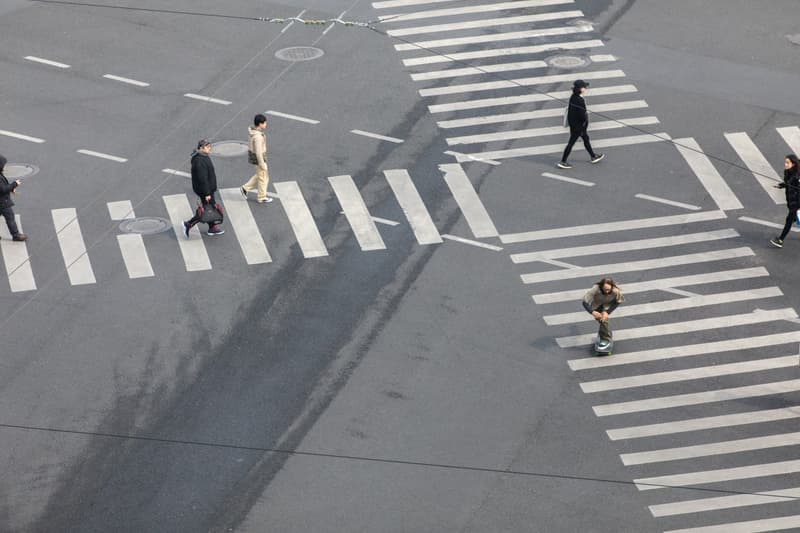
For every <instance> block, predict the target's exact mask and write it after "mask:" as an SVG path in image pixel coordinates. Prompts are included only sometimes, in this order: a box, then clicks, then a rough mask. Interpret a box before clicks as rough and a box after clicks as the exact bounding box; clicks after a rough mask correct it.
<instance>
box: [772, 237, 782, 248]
mask: <svg viewBox="0 0 800 533" xmlns="http://www.w3.org/2000/svg"><path fill="white" fill-rule="evenodd" d="M769 243H770V244H771V245H772V246H774V247H775V248H783V239H780V238H778V237H775V238H774V239H770V240H769Z"/></svg>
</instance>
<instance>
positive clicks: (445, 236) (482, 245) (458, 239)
mask: <svg viewBox="0 0 800 533" xmlns="http://www.w3.org/2000/svg"><path fill="white" fill-rule="evenodd" d="M442 238H443V239H447V240H448V241H456V242H460V243H464V244H471V245H472V246H478V247H480V248H486V249H487V250H492V251H493V252H499V251H501V250H502V248H501V247H500V246H494V245H493V244H486V243H485V242H480V241H473V240H471V239H465V238H463V237H456V236H455V235H450V234H449V233H443V234H442Z"/></svg>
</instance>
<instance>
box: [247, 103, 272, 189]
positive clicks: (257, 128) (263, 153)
mask: <svg viewBox="0 0 800 533" xmlns="http://www.w3.org/2000/svg"><path fill="white" fill-rule="evenodd" d="M265 129H267V117H265V116H264V115H262V114H261V113H259V114H258V115H256V116H255V118H254V119H253V125H252V126H250V127H248V128H247V131H248V133H249V134H250V137H249V139H248V141H247V151H248V153H247V157H248V159H249V160H250V163H251V164H252V165H254V166H255V167H256V173H255V174H253V177H252V178H250V179H249V180H248V181H247V183H245V184H244V185H242V187H241V188H240V189H239V190H240V191H241V193H242V196H244V198H245V200H246V199H247V193H248V192H250V191H252V190H253V189H256V188H258V193H257V196H256V198H257V200H258V203H260V204H268V203H269V202H271V201H272V198H270V197H269V196H267V185H269V170H268V169H267V137H266V135H264V130H265Z"/></svg>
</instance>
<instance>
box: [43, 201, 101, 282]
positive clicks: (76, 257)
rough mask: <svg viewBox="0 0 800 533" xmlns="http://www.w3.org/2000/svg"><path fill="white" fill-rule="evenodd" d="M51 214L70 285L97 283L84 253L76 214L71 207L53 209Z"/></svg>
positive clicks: (87, 257)
mask: <svg viewBox="0 0 800 533" xmlns="http://www.w3.org/2000/svg"><path fill="white" fill-rule="evenodd" d="M51 214H52V216H53V225H54V226H55V230H56V237H57V238H58V245H59V246H60V248H61V255H62V256H63V258H64V265H65V266H66V268H67V275H68V276H69V282H70V284H72V285H90V284H93V283H97V280H96V279H95V277H94V270H92V263H91V261H89V255H88V254H87V253H86V244H85V243H84V241H83V234H82V233H81V227H80V224H79V223H78V212H77V211H76V210H75V209H74V208H72V207H67V208H63V209H53V210H52V211H51Z"/></svg>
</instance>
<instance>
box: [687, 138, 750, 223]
mask: <svg viewBox="0 0 800 533" xmlns="http://www.w3.org/2000/svg"><path fill="white" fill-rule="evenodd" d="M673 144H675V147H676V148H677V149H678V152H680V154H681V155H682V156H683V158H684V159H685V160H686V163H688V164H689V168H691V169H692V172H694V174H695V176H697V179H698V180H700V183H701V184H702V185H703V187H705V189H706V192H708V195H709V196H711V198H712V199H713V200H714V202H716V204H717V207H719V208H720V209H721V210H723V211H724V210H728V209H742V203H741V202H740V201H739V199H738V198H737V197H736V194H734V192H733V190H732V189H731V188H730V187H729V186H728V184H727V183H726V182H725V179H724V178H723V177H722V175H721V174H720V173H719V172H718V171H717V169H716V167H714V164H713V163H712V162H711V160H710V159H709V158H708V156H707V155H706V154H704V153H703V151H702V150H701V149H700V145H699V144H697V141H696V140H694V139H693V138H692V137H685V138H683V139H675V142H674V143H673Z"/></svg>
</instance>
